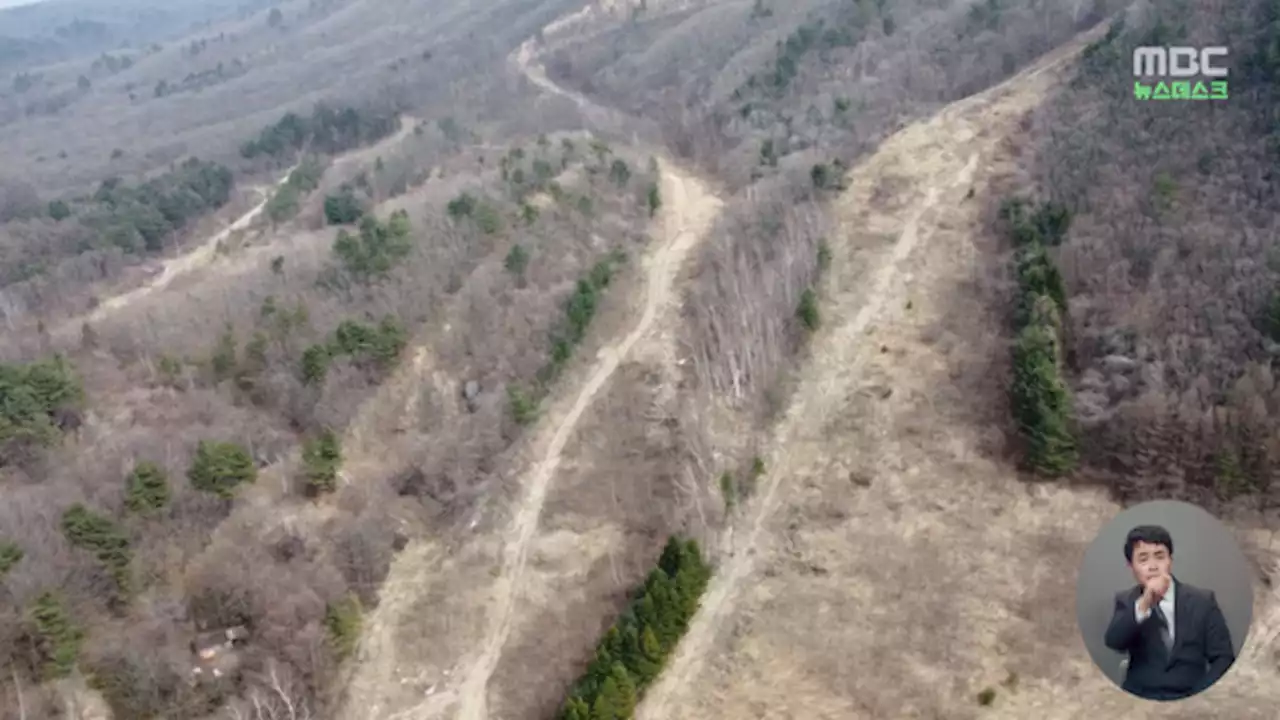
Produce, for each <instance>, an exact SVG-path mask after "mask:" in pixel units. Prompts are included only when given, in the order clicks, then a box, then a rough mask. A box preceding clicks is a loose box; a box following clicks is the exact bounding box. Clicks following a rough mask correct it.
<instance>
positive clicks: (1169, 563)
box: [1129, 540, 1173, 585]
mask: <svg viewBox="0 0 1280 720" xmlns="http://www.w3.org/2000/svg"><path fill="white" fill-rule="evenodd" d="M1129 569H1130V570H1132V571H1133V577H1134V579H1135V580H1137V581H1138V584H1140V585H1144V584H1146V582H1147V581H1148V580H1150V579H1151V578H1154V577H1158V576H1160V575H1171V574H1172V573H1173V556H1172V555H1170V554H1169V548H1167V547H1165V546H1164V545H1153V544H1151V543H1145V542H1142V541H1141V540H1139V541H1138V543H1137V544H1136V545H1134V546H1133V559H1132V560H1130V561H1129Z"/></svg>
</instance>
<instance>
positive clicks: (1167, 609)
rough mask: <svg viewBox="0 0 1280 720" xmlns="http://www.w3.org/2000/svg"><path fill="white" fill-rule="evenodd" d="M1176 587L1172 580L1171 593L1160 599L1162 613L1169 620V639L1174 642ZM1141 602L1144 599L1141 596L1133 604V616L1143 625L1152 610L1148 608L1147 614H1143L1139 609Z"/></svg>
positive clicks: (1170, 584)
mask: <svg viewBox="0 0 1280 720" xmlns="http://www.w3.org/2000/svg"><path fill="white" fill-rule="evenodd" d="M1174 587H1175V583H1174V582H1173V581H1172V580H1170V581H1169V591H1168V592H1166V593H1165V594H1164V597H1162V598H1160V612H1162V613H1164V617H1165V620H1168V621H1169V639H1170V640H1172V639H1173V637H1174V635H1173V628H1174V623H1173V612H1174V610H1173V591H1174ZM1141 602H1142V598H1141V596H1139V597H1138V599H1137V600H1135V601H1134V602H1133V614H1134V617H1136V618H1137V619H1138V624H1142V623H1143V622H1144V621H1145V620H1146V619H1147V618H1149V617H1151V608H1147V611H1146V612H1143V611H1142V609H1141V608H1140V607H1139V604H1140V603H1141Z"/></svg>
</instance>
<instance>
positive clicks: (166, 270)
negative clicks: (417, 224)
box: [56, 115, 418, 337]
mask: <svg viewBox="0 0 1280 720" xmlns="http://www.w3.org/2000/svg"><path fill="white" fill-rule="evenodd" d="M417 124H418V121H417V120H416V119H415V118H413V117H410V116H407V115H405V116H402V117H401V126H400V130H399V131H398V132H396V133H395V134H393V135H391V136H390V137H388V138H384V139H383V140H381V141H379V142H378V143H376V144H375V145H374V146H372V148H357V149H355V150H352V151H350V152H348V153H344V154H343V155H341V156H339V157H338V158H336V159H335V161H334V162H335V164H338V163H341V162H342V161H343V159H344V158H347V157H352V156H358V155H368V154H369V153H371V152H373V151H375V150H377V149H379V148H387V147H391V146H394V145H395V144H396V143H399V142H400V141H402V140H404V139H405V138H406V137H408V135H409V133H411V132H413V128H414V127H415V126H416V125H417ZM296 167H297V165H294V166H293V167H290V168H289V169H288V170H286V171H285V172H284V174H283V175H282V176H281V177H280V179H279V180H277V181H276V182H274V183H272V184H270V185H259V186H254V187H251V188H249V190H250V192H252V193H255V194H257V195H258V197H259V200H258V202H257V203H256V204H255V205H254V206H253V207H252V208H250V209H249V210H248V211H246V212H245V213H244V214H243V215H241V216H240V217H238V218H236V219H235V220H234V221H232V223H231V224H230V225H228V226H226V227H225V228H223V229H221V230H219V231H218V232H216V233H214V234H212V235H210V236H209V237H208V238H207V239H205V240H204V241H202V242H201V243H200V244H199V245H197V246H196V247H194V248H192V249H191V250H189V251H187V252H185V253H183V254H182V255H179V256H177V257H174V258H170V259H168V260H164V261H162V263H161V269H160V272H159V273H157V274H156V275H155V276H153V277H151V278H148V279H147V281H146V282H145V283H143V284H142V285H139V286H138V287H135V288H131V289H129V290H125V291H124V292H121V293H118V294H116V295H113V296H111V297H109V298H106V299H104V300H103V301H102V302H101V303H100V304H99V305H98V306H97V307H95V308H94V309H93V310H92V311H90V312H88V313H86V314H84V315H80V316H78V317H74V318H71V319H69V320H66V321H64V322H63V323H61V324H60V325H59V326H58V327H57V330H56V333H57V334H58V335H61V336H67V337H74V333H78V332H80V328H81V326H82V325H84V324H85V323H88V324H90V325H92V324H94V323H98V322H101V321H102V320H103V319H104V318H107V317H109V316H111V315H112V314H114V313H116V312H119V311H121V310H123V309H125V308H128V307H130V306H131V305H133V304H135V303H137V302H138V301H140V300H143V299H144V298H146V297H148V296H150V295H152V294H153V293H156V292H159V291H161V290H164V289H165V288H167V287H169V285H171V284H173V281H174V280H177V279H178V278H180V277H183V276H185V275H189V274H190V273H192V272H195V271H196V270H199V269H201V268H204V267H208V266H209V265H211V264H212V263H213V262H214V260H215V259H216V258H217V257H218V247H219V246H220V245H221V244H222V243H223V242H225V241H226V240H227V239H228V238H230V237H231V236H232V235H233V234H234V233H237V232H240V231H241V230H244V229H246V228H248V227H249V226H250V225H252V224H253V222H254V221H255V220H257V219H258V218H259V217H261V215H262V213H263V212H264V211H265V210H266V208H267V203H268V202H269V201H270V200H271V195H272V193H273V192H274V191H276V190H277V189H279V188H280V187H281V186H283V185H284V184H285V183H286V182H288V181H289V176H290V175H291V174H292V173H293V171H294V169H295V168H296Z"/></svg>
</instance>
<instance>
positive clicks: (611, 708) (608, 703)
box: [591, 674, 623, 720]
mask: <svg viewBox="0 0 1280 720" xmlns="http://www.w3.org/2000/svg"><path fill="white" fill-rule="evenodd" d="M618 700H619V698H618V681H617V680H615V679H614V678H613V675H612V674H610V675H609V677H607V678H605V681H604V684H602V685H601V686H600V694H599V695H596V701H595V703H593V704H592V706H591V720H621V718H622V717H623V716H622V715H619V714H618Z"/></svg>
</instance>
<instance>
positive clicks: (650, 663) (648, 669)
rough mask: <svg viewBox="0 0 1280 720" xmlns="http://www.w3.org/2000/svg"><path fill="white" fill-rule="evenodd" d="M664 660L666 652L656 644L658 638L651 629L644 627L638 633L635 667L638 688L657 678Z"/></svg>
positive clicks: (660, 644) (659, 644)
mask: <svg viewBox="0 0 1280 720" xmlns="http://www.w3.org/2000/svg"><path fill="white" fill-rule="evenodd" d="M664 659H666V652H665V651H664V650H663V649H662V643H660V642H658V636H657V635H655V634H654V633H653V628H651V627H647V626H646V627H645V628H644V630H642V631H641V632H640V661H639V664H638V666H637V667H636V682H637V684H638V685H639V686H640V687H644V686H646V685H648V684H649V683H651V682H653V681H654V679H656V678H657V677H658V673H659V672H661V671H662V664H663V660H664Z"/></svg>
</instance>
